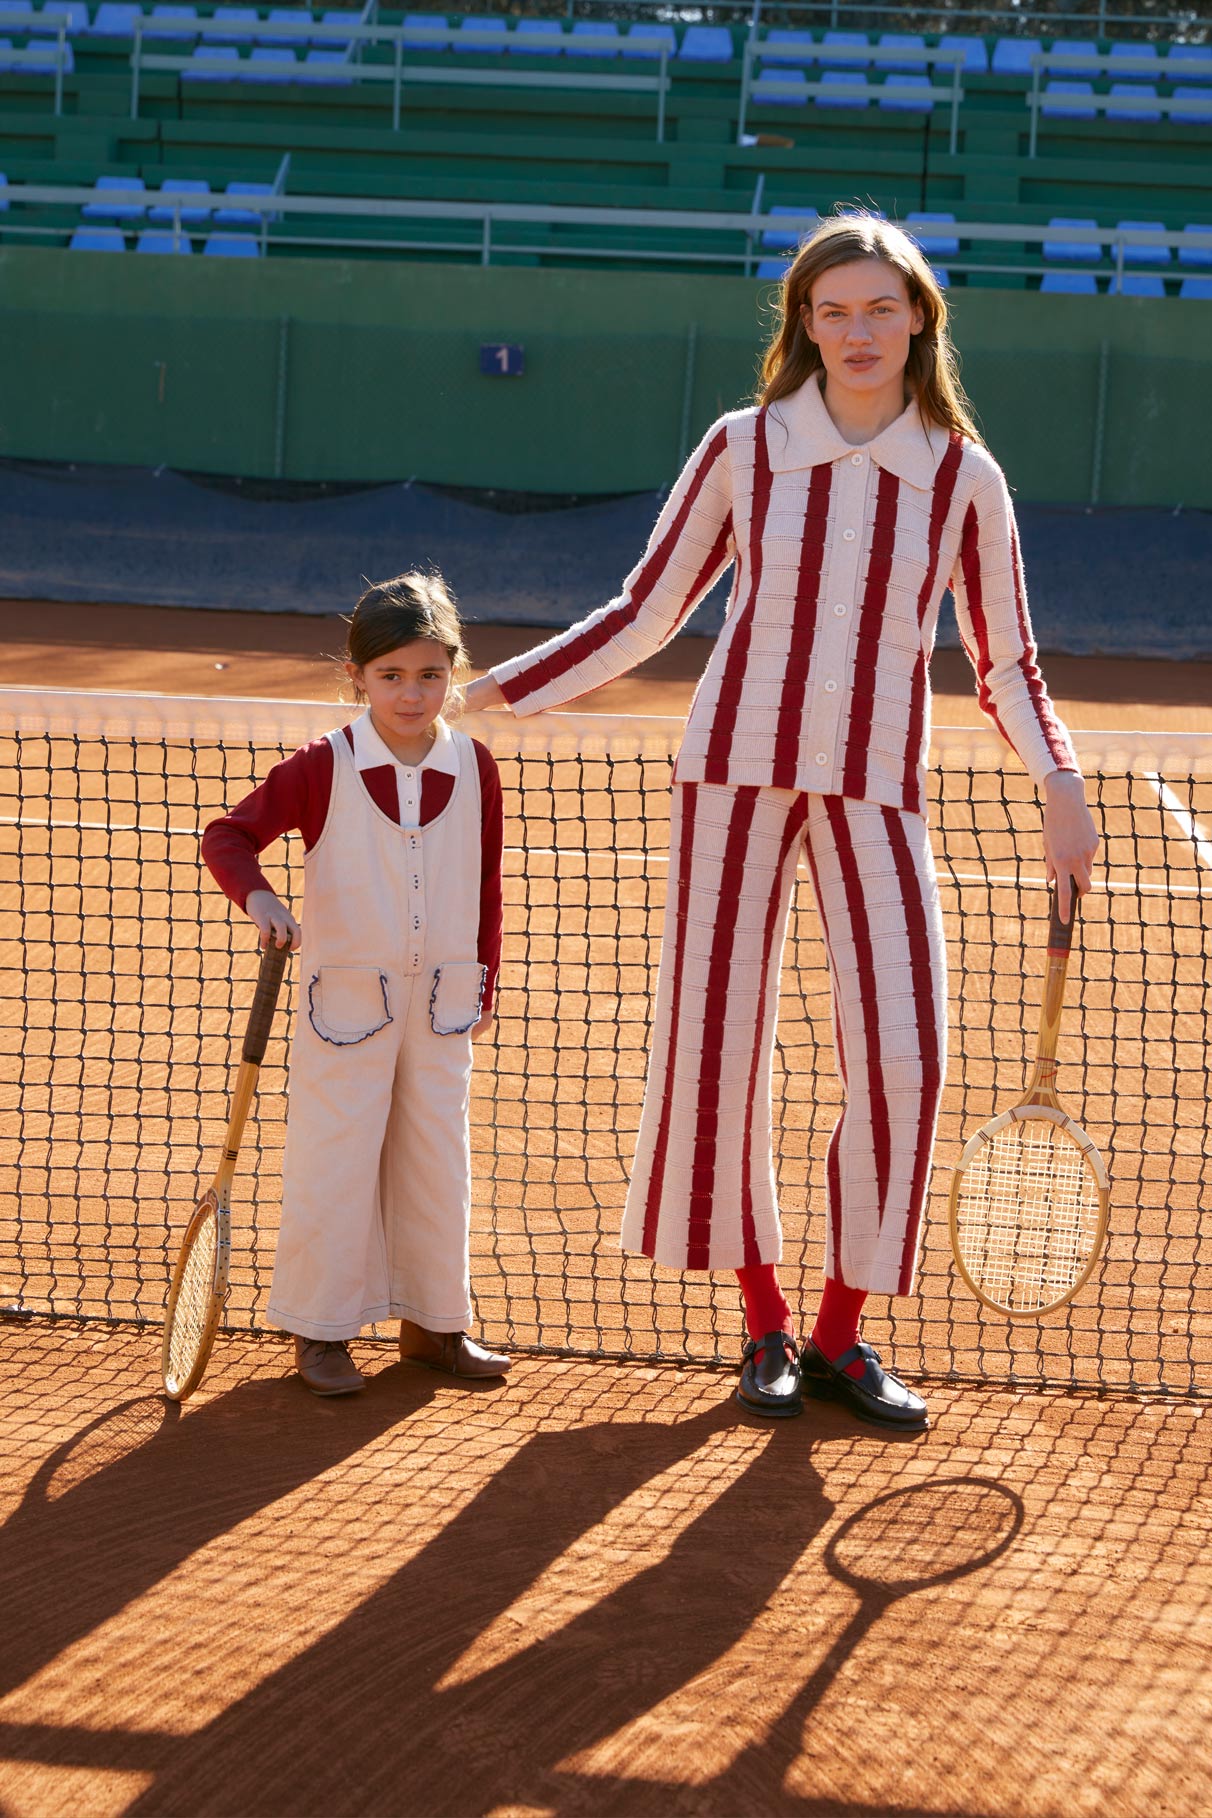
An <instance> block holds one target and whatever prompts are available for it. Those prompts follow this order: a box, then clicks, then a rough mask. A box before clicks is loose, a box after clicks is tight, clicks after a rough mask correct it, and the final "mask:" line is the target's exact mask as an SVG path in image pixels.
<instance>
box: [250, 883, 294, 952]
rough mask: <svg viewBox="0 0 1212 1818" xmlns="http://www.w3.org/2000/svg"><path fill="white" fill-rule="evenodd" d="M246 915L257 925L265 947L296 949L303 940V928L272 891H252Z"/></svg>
mask: <svg viewBox="0 0 1212 1818" xmlns="http://www.w3.org/2000/svg"><path fill="white" fill-rule="evenodd" d="M244 913H245V914H246V915H247V916H248V918H249V920H250V921H253V922H255V923H256V925H257V932H258V934H259V935H260V936H261V945H262V946H263V947H268V946H269V945H270V944H271V943H272V944H273V945H274V946H275V947H286V946H289V947H291V948H292V949H294V948H297V947H298V945H299V942H300V941H301V940H302V939H303V930H302V928H300V926H299V924H298V922H297V921H296V920H295V918H294V916H293V915H292V914H291V913H290V910H289V909H288V908H287V907H286V904H285V903H284V902H283V901H282V899H281V897H277V896H275V895H274V893H273V891H272V890H250V891H249V893H248V900H247V902H246V903H245V905H244Z"/></svg>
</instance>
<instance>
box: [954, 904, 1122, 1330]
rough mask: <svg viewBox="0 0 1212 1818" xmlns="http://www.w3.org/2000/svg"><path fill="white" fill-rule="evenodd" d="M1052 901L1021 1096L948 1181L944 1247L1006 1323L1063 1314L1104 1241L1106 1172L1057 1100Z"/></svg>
mask: <svg viewBox="0 0 1212 1818" xmlns="http://www.w3.org/2000/svg"><path fill="white" fill-rule="evenodd" d="M1072 890H1073V896H1072V906H1071V909H1070V912H1069V920H1068V921H1067V922H1062V921H1061V919H1060V916H1059V914H1058V912H1057V904H1056V890H1055V888H1053V891H1052V894H1051V903H1050V908H1051V920H1050V924H1049V928H1048V967H1047V972H1046V973H1045V976H1044V1002H1043V1010H1042V1013H1041V1016H1040V1027H1039V1047H1038V1050H1037V1053H1036V1059H1035V1067H1034V1070H1033V1072H1032V1074H1031V1079H1030V1081H1029V1083H1028V1085H1027V1090H1026V1093H1025V1094H1024V1096H1023V1098H1022V1100H1021V1101H1020V1103H1018V1104H1017V1105H1012V1106H1011V1108H1010V1109H1009V1110H1008V1111H1003V1112H1002V1113H1001V1115H1000V1117H995V1118H993V1119H992V1121H991V1122H989V1123H987V1124H985V1125H984V1126H983V1128H982V1129H980V1130H978V1131H977V1132H976V1135H975V1136H973V1137H971V1138H970V1140H969V1141H968V1143H967V1144H966V1146H965V1148H964V1152H963V1154H962V1155H961V1156H960V1159H959V1166H958V1167H957V1168H956V1170H955V1173H954V1175H953V1176H952V1180H951V1208H950V1221H951V1247H952V1249H953V1251H954V1252H955V1260H956V1264H957V1266H958V1268H959V1272H960V1274H961V1275H962V1276H963V1278H964V1280H965V1282H966V1283H967V1284H968V1286H969V1288H971V1290H972V1292H973V1293H974V1294H975V1295H976V1298H977V1299H978V1300H979V1301H983V1302H984V1304H985V1306H987V1307H992V1308H993V1309H994V1311H995V1312H998V1313H1003V1314H1005V1316H1006V1317H1007V1319H1038V1318H1039V1317H1040V1316H1041V1315H1042V1314H1044V1313H1051V1312H1053V1311H1054V1310H1055V1309H1056V1308H1057V1307H1063V1306H1064V1305H1065V1304H1066V1302H1067V1301H1070V1300H1072V1299H1073V1296H1074V1295H1075V1294H1076V1293H1077V1292H1078V1290H1079V1289H1080V1288H1081V1287H1082V1286H1083V1284H1084V1283H1085V1282H1086V1281H1087V1280H1088V1279H1089V1276H1090V1272H1091V1270H1092V1269H1093V1267H1094V1265H1095V1263H1096V1262H1097V1261H1098V1257H1099V1253H1100V1251H1101V1250H1102V1247H1103V1241H1104V1239H1105V1237H1106V1234H1107V1198H1108V1184H1107V1170H1106V1167H1105V1166H1104V1163H1103V1159H1102V1157H1101V1155H1100V1154H1099V1152H1098V1150H1097V1149H1096V1148H1095V1146H1094V1144H1093V1143H1092V1142H1091V1140H1090V1138H1089V1137H1088V1136H1087V1135H1086V1132H1085V1131H1084V1130H1083V1129H1082V1127H1081V1125H1080V1124H1078V1123H1075V1122H1074V1120H1073V1118H1071V1117H1070V1116H1069V1114H1068V1113H1067V1112H1066V1111H1065V1110H1063V1109H1062V1107H1061V1104H1060V1101H1059V1100H1058V1098H1057V1096H1056V1083H1055V1082H1056V1042H1057V1036H1058V1035H1059V1033H1060V1022H1061V1010H1062V1007H1063V1005H1064V999H1065V974H1066V972H1067V971H1068V967H1069V949H1070V947H1071V945H1072V942H1073V924H1074V921H1075V919H1076V916H1077V901H1078V898H1077V886H1076V884H1073V885H1072Z"/></svg>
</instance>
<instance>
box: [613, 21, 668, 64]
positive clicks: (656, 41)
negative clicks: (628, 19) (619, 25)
mask: <svg viewBox="0 0 1212 1818" xmlns="http://www.w3.org/2000/svg"><path fill="white" fill-rule="evenodd" d="M662 47H663V48H664V49H665V50H666V51H667V52H668V54H669V55H670V56H671V57H672V56H673V54H674V52H675V51H676V50H677V47H678V39H677V33H676V32H675V31H674V29H673V27H672V25H645V24H643V23H641V24H639V25H633V26H632V28H631V30H630V31H629V32H628V34H627V36H626V37H625V38H624V40H623V43H622V46H621V49H622V52H623V55H624V56H625V57H659V56H660V54H661V50H662Z"/></svg>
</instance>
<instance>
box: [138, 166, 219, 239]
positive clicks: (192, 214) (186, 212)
mask: <svg viewBox="0 0 1212 1818" xmlns="http://www.w3.org/2000/svg"><path fill="white" fill-rule="evenodd" d="M209 188H210V185H209V184H208V183H204V182H203V181H202V180H201V178H200V177H169V178H167V179H166V181H165V182H163V183H161V185H160V190H159V194H160V195H161V197H162V198H163V200H162V201H161V202H159V203H157V204H156V206H155V207H154V208H149V209H148V211H147V218H148V220H149V221H154V222H155V223H156V224H157V225H158V226H165V225H167V226H169V227H171V226H172V222H173V209H172V198H173V197H174V196H204V195H205V194H206V193H207V190H208V189H209ZM179 219H180V222H181V225H182V226H183V227H201V226H202V225H203V223H204V222H206V221H209V220H210V210H209V208H198V207H196V206H189V207H186V206H183V207H182V208H181V211H180V215H179Z"/></svg>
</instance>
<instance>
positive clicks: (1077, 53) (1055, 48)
mask: <svg viewBox="0 0 1212 1818" xmlns="http://www.w3.org/2000/svg"><path fill="white" fill-rule="evenodd" d="M1048 51H1049V55H1053V54H1055V55H1056V56H1058V57H1097V56H1098V45H1097V44H1096V43H1095V42H1094V39H1093V38H1053V40H1052V43H1051V44H1050V45H1049V46H1048ZM1065 74H1066V76H1091V77H1093V76H1101V75H1102V71H1101V70H1100V69H1099V68H1098V67H1097V66H1096V65H1091V64H1087V65H1086V66H1085V68H1084V69H1083V68H1082V67H1081V66H1080V65H1079V66H1078V67H1077V68H1076V69H1067V70H1066V71H1065Z"/></svg>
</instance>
